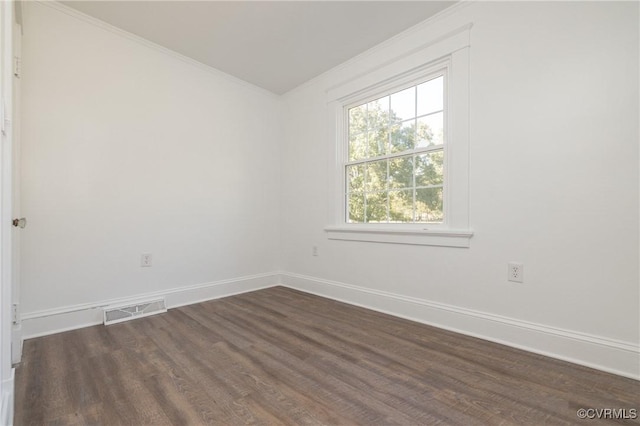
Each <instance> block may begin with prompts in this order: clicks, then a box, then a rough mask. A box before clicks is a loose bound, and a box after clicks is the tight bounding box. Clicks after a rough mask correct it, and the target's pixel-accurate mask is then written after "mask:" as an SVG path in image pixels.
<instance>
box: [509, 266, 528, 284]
mask: <svg viewBox="0 0 640 426" xmlns="http://www.w3.org/2000/svg"><path fill="white" fill-rule="evenodd" d="M507 279H508V280H509V281H513V282H515V283H521V282H523V281H524V265H523V264H522V263H520V262H509V265H508V269H507Z"/></svg>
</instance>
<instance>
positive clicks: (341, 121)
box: [325, 25, 473, 247]
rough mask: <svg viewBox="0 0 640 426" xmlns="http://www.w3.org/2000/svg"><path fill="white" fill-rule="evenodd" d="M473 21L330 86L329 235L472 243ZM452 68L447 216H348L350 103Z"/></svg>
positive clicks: (437, 243)
mask: <svg viewBox="0 0 640 426" xmlns="http://www.w3.org/2000/svg"><path fill="white" fill-rule="evenodd" d="M470 30H471V25H467V26H465V27H462V28H460V29H458V30H455V31H453V32H451V33H449V34H448V35H446V36H444V37H442V38H440V39H438V40H436V41H434V42H432V43H429V44H427V45H425V46H423V47H422V48H420V49H418V50H413V51H411V52H410V53H408V54H406V55H403V56H401V57H399V58H396V59H395V60H393V61H391V62H386V63H384V64H382V65H380V66H378V67H376V68H374V69H371V70H370V71H369V72H367V73H365V74H362V75H360V76H358V77H356V78H354V79H351V80H348V81H347V82H345V83H343V84H341V85H338V86H336V87H333V88H331V89H329V90H328V91H327V104H328V112H329V115H328V121H329V123H328V124H329V129H330V132H329V135H330V143H329V145H330V146H331V147H332V149H333V152H332V157H331V158H333V159H334V160H333V162H332V163H333V164H332V167H331V170H330V173H329V176H330V177H331V180H332V182H331V186H330V188H331V190H332V196H331V197H330V202H331V206H330V209H329V212H330V217H329V223H330V225H329V226H327V227H325V231H326V232H327V236H328V238H329V239H334V240H349V241H367V242H378V243H396V244H414V245H434V246H446V247H469V240H470V238H471V237H472V236H473V231H472V230H471V229H469V37H470ZM443 67H446V68H447V72H448V80H449V85H448V90H447V98H446V100H445V103H446V105H447V116H448V118H447V123H446V124H445V126H446V132H447V135H448V136H447V141H446V143H445V148H444V149H445V192H444V195H443V196H444V201H445V222H444V223H442V224H425V223H410V224H409V223H407V224H360V223H347V222H346V217H345V216H346V214H345V212H346V210H345V209H346V200H345V177H344V164H345V163H346V152H347V149H346V144H347V143H348V142H347V140H346V138H345V126H346V123H345V106H346V105H349V104H350V103H353V102H354V101H355V100H357V99H363V98H366V97H368V96H371V95H373V94H376V93H380V92H384V91H385V90H389V89H392V88H394V87H397V86H401V85H403V84H407V83H408V82H411V81H415V80H416V79H419V78H421V77H423V76H425V75H427V74H429V73H430V72H433V70H435V69H442V68H443Z"/></svg>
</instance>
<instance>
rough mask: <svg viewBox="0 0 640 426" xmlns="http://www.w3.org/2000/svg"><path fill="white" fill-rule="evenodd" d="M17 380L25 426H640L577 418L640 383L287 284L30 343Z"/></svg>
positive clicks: (627, 398) (632, 397)
mask: <svg viewBox="0 0 640 426" xmlns="http://www.w3.org/2000/svg"><path fill="white" fill-rule="evenodd" d="M16 380H17V384H16V413H15V424H16V425H32V424H35V425H41V424H60V425H64V424H83V425H85V424H104V425H117V424H128V425H164V424H174V425H191V424H193V425H197V424H218V425H235V424H269V425H270V424H296V425H297V424H327V425H343V424H364V425H392V424H402V425H435V424H455V425H476V424H517V425H521V424H533V425H541V424H585V425H591V424H600V423H607V422H610V423H614V424H618V423H619V424H640V421H639V420H638V419H635V420H631V419H626V420H606V421H605V420H599V419H593V420H591V419H585V420H581V419H579V418H578V417H577V415H576V412H577V410H578V409H580V408H594V409H596V408H597V409H603V408H613V409H626V410H627V411H626V413H628V414H632V413H633V412H632V411H630V410H631V409H636V410H638V409H640V401H639V398H640V396H639V395H640V382H637V381H634V380H631V379H625V378H622V377H617V376H614V375H610V374H607V373H603V372H599V371H596V370H592V369H589V368H585V367H581V366H577V365H573V364H569V363H566V362H563V361H558V360H555V359H552V358H547V357H544V356H540V355H535V354H531V353H528V352H524V351H521V350H517V349H513V348H510V347H506V346H502V345H498V344H494V343H490V342H486V341H483V340H480V339H475V338H471V337H466V336H462V335H459V334H456V333H452V332H447V331H443V330H440V329H437V328H433V327H429V326H425V325H422V324H418V323H414V322H411V321H406V320H403V319H399V318H395V317H392V316H388V315H384V314H381V313H377V312H373V311H369V310H366V309H362V308H358V307H354V306H350V305H346V304H342V303H338V302H335V301H332V300H328V299H323V298H320V297H316V296H312V295H308V294H305V293H301V292H298V291H295V290H290V289H286V288H283V287H276V288H270V289H267V290H261V291H256V292H253V293H247V294H243V295H238V296H233V297H228V298H225V299H219V300H215V301H210V302H206V303H201V304H198V305H191V306H187V307H182V308H177V309H172V310H170V311H169V312H167V313H166V314H161V315H157V316H153V317H147V318H142V319H137V320H134V321H130V322H125V323H121V324H116V325H111V326H108V327H105V326H102V325H100V326H95V327H90V328H84V329H80V330H76V331H70V332H66V333H61V334H56V335H52V336H47V337H41V338H37V339H32V340H28V341H26V342H25V344H24V356H23V362H22V363H21V365H20V366H19V367H18V368H17V379H16ZM628 417H631V416H628Z"/></svg>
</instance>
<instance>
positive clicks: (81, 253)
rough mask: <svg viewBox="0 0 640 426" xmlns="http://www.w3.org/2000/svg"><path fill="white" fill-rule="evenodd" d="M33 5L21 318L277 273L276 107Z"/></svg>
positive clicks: (28, 33) (28, 31)
mask: <svg viewBox="0 0 640 426" xmlns="http://www.w3.org/2000/svg"><path fill="white" fill-rule="evenodd" d="M24 8H25V10H24V37H23V58H22V64H23V75H22V79H23V81H22V82H23V88H24V91H23V109H22V118H23V127H22V129H23V137H22V139H23V141H22V164H21V165H22V175H23V178H22V196H23V199H22V210H23V214H24V215H25V216H26V217H27V218H28V226H27V228H25V229H24V232H23V235H22V236H23V241H22V245H23V250H22V292H21V311H22V313H23V316H27V317H28V316H29V314H30V313H34V312H41V311H47V312H49V311H51V310H56V309H58V308H62V310H64V307H66V306H70V305H78V304H92V303H99V302H101V301H104V300H110V299H114V298H126V297H130V296H134V295H139V294H145V293H149V292H158V291H162V290H167V289H175V288H181V287H186V286H194V285H199V284H205V283H210V282H218V281H219V280H226V279H234V278H238V277H244V276H252V275H255V274H263V273H269V272H272V271H276V270H277V266H278V235H279V230H278V227H277V223H278V214H279V196H278V194H279V192H278V191H279V186H278V185H279V157H278V152H277V149H276V146H277V145H276V144H277V143H278V141H279V135H280V131H281V129H280V120H279V113H280V112H279V105H280V100H279V99H278V98H277V97H275V96H274V95H271V94H269V93H267V92H266V91H263V90H261V89H258V88H256V87H253V86H250V85H248V84H246V83H242V82H240V81H238V80H234V79H233V78H231V77H229V76H225V75H223V74H221V73H218V72H215V71H213V70H211V69H209V70H207V69H205V68H204V67H198V66H196V65H194V64H193V63H189V61H185V60H181V59H180V58H178V57H177V56H175V55H171V54H168V53H167V52H163V51H161V50H158V49H153V48H149V47H148V46H147V45H145V44H144V43H141V42H140V41H139V40H136V39H135V38H133V37H127V36H124V35H122V34H118V32H117V31H116V32H113V31H110V30H108V29H105V28H102V27H100V26H96V25H95V24H92V23H89V22H87V21H86V20H82V19H78V18H77V17H75V16H72V15H74V14H73V13H70V12H69V13H64V8H61V6H56V5H46V4H39V3H35V2H25V3H24ZM141 253H152V254H153V266H152V267H151V268H141V267H140V254H141Z"/></svg>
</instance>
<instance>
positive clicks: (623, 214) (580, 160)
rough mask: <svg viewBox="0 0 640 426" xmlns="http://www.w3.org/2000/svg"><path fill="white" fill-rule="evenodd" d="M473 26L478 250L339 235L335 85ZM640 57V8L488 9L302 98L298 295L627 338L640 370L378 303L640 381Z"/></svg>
mask: <svg viewBox="0 0 640 426" xmlns="http://www.w3.org/2000/svg"><path fill="white" fill-rule="evenodd" d="M470 22H472V23H473V28H472V30H471V77H470V78H471V89H470V90H471V92H470V98H471V105H470V107H471V117H470V118H471V125H470V130H471V154H470V164H471V169H470V183H471V186H470V193H471V198H470V222H471V227H472V228H473V230H474V231H475V235H474V237H473V238H472V240H471V247H470V248H468V249H460V248H442V247H421V246H407V245H391V244H376V243H360V242H347V241H333V240H327V238H326V235H325V233H324V231H323V228H324V226H326V225H328V224H329V223H328V222H327V217H328V216H329V214H328V211H327V206H328V203H327V199H328V197H329V191H330V190H331V188H329V187H328V186H327V185H328V182H329V181H330V179H329V176H328V175H327V173H328V172H329V170H330V164H331V161H333V160H332V158H329V152H330V146H329V145H330V144H331V143H333V142H332V140H331V138H330V137H329V136H328V135H327V131H326V123H327V116H326V111H325V107H326V94H325V91H326V90H327V89H328V88H330V87H333V86H335V85H337V84H340V83H341V82H343V81H346V80H348V79H350V78H352V77H355V76H358V75H361V74H362V73H363V72H367V71H369V70H371V69H372V68H373V67H375V66H376V65H378V64H382V63H384V62H385V61H387V60H388V59H389V58H390V57H393V56H394V55H395V56H399V55H402V54H403V53H404V52H409V51H411V50H412V49H414V48H416V47H418V46H420V45H422V44H424V43H426V42H428V41H429V40H432V39H436V38H438V37H439V36H442V35H444V34H446V33H447V32H449V31H451V30H453V29H455V28H458V27H460V26H462V25H464V24H467V23H470ZM638 48H639V46H638V4H637V3H611V2H589V3H587V2H571V3H560V2H535V3H522V2H515V3H508V2H479V3H472V4H471V5H467V6H462V7H459V8H458V9H457V10H455V11H454V12H453V13H449V14H448V15H447V16H445V17H442V18H441V19H437V20H434V21H433V22H431V23H429V24H428V25H423V26H420V28H418V29H414V30H412V31H410V32H408V33H407V34H405V35H404V36H402V37H398V38H395V39H392V40H391V41H389V42H387V43H385V44H384V45H382V46H379V47H378V48H375V49H373V50H372V51H370V52H368V53H367V54H364V55H361V56H360V57H358V58H354V59H353V60H352V61H350V62H348V63H347V64H344V65H343V66H341V67H338V68H336V69H334V70H332V71H330V72H328V73H326V74H324V75H323V76H321V77H319V78H316V79H314V80H312V81H311V82H309V83H308V84H305V85H303V86H301V87H300V88H298V89H296V90H294V91H292V92H290V93H289V94H287V95H286V97H285V101H286V106H285V112H284V114H285V116H286V121H285V123H286V126H285V139H284V144H283V146H282V164H283V178H282V179H283V184H282V197H283V198H282V209H283V212H282V232H283V236H282V247H283V258H282V269H283V270H284V271H290V272H292V273H294V274H293V275H296V274H297V275H299V276H292V277H291V278H290V280H289V282H290V283H291V285H293V286H296V287H298V288H303V289H305V288H306V289H310V290H313V291H316V292H318V293H320V294H324V295H328V296H332V297H336V298H342V299H344V300H348V301H350V302H356V303H362V304H365V305H367V304H369V305H370V306H371V305H373V302H371V303H368V302H366V301H365V299H363V298H366V297H369V296H370V295H375V294H378V295H380V294H382V293H380V292H389V293H393V294H394V295H399V296H401V298H405V299H407V298H415V299H414V301H415V300H417V301H418V302H426V303H427V304H429V303H431V305H430V306H433V304H434V303H435V304H436V305H437V304H440V306H445V307H446V308H447V309H449V308H451V309H453V311H456V312H465V310H470V311H468V312H472V315H471V317H473V318H476V319H478V318H480V317H482V315H483V313H486V314H489V315H493V316H494V318H497V319H498V320H500V321H502V320H504V321H505V323H508V324H520V325H523V327H524V328H523V330H524V329H527V330H529V331H531V330H535V328H536V327H538V326H540V327H541V329H542V330H544V332H545V333H547V334H549V336H550V335H551V334H553V333H555V332H556V331H557V332H558V333H559V334H558V335H565V337H566V336H569V337H570V338H574V337H576V338H578V339H580V338H582V337H584V339H585V342H587V341H589V340H593V341H594V342H598V344H603V345H605V346H606V345H608V343H607V342H611V345H612V348H614V349H615V348H622V349H621V350H623V352H624V351H626V352H625V353H624V354H623V355H622V356H628V357H627V361H624V362H625V363H626V364H625V366H622V365H616V364H621V363H620V362H619V360H611V359H610V360H604V361H603V360H598V359H592V360H587V359H581V358H580V357H581V356H582V355H581V354H579V353H575V354H569V352H570V351H569V352H567V353H565V354H563V353H561V352H562V350H564V349H562V348H557V347H551V346H550V345H551V343H545V342H547V341H546V340H544V339H542V340H540V342H538V343H537V342H533V341H531V342H527V341H523V340H522V339H521V340H518V339H520V338H519V337H518V332H514V331H512V330H511V331H509V333H512V334H513V335H507V331H504V332H496V333H497V334H495V335H491V333H492V332H489V330H488V329H486V330H483V329H481V328H480V329H473V328H474V327H475V325H474V323H473V322H472V321H471V322H467V323H460V324H454V323H453V322H451V323H447V321H449V320H448V319H438V318H437V315H436V314H434V315H436V316H434V317H433V318H430V317H429V315H430V314H429V313H427V314H425V316H424V317H420V315H421V314H419V313H413V312H411V311H409V308H407V310H403V309H404V308H401V307H400V308H396V307H394V306H393V303H392V302H393V300H392V298H387V299H386V300H387V301H388V304H387V305H385V302H384V301H382V302H376V303H378V304H377V305H376V306H375V307H376V308H378V309H382V310H387V311H392V312H394V313H396V314H400V315H406V316H409V317H415V318H420V319H422V320H425V321H427V322H434V323H439V321H440V325H443V326H449V327H451V328H456V329H459V330H461V331H466V332H469V333H471V334H475V335H486V336H488V337H491V338H493V339H494V340H500V341H504V342H507V343H510V344H514V345H516V346H522V347H527V348H529V349H533V350H536V351H538V352H544V353H551V354H554V355H560V356H563V357H565V358H572V359H573V358H575V359H576V360H578V361H582V362H583V363H585V364H591V365H597V366H600V367H602V366H604V365H605V364H607V363H608V364H607V366H608V367H607V368H609V369H610V370H612V371H623V372H625V373H626V374H630V375H636V376H637V375H638V374H640V373H639V372H638V356H637V348H638V342H639V340H640V339H639V333H640V330H639V326H640V316H639V312H640V308H639V301H640V294H639V272H638V255H639V254H638V242H639V241H638V231H639V230H638V217H639V211H638V189H639V188H638V137H639V133H638V112H639V111H638V75H639V74H638V72H639V69H638V50H639V49H638ZM313 245H317V246H319V256H318V257H312V256H311V247H312V246H313ZM514 260H515V261H522V262H523V263H524V269H525V273H524V276H525V282H524V283H523V284H515V283H510V282H507V279H506V271H507V262H509V261H514ZM342 284H346V285H347V287H345V286H344V285H342ZM348 286H357V287H358V291H356V292H353V291H351V289H349V287H348ZM350 292H351V293H350ZM372 292H373V293H372ZM374 293H375V294H374ZM372 297H373V296H372ZM376 297H377V296H376ZM383 299H384V297H383ZM372 300H373V299H372ZM407 300H408V299H407ZM396 301H397V300H396ZM453 311H452V312H453ZM498 317H499V318H498ZM473 318H472V319H473ZM451 321H453V320H451ZM476 322H477V321H476ZM465 327H466V328H465ZM505 330H506V329H505ZM529 331H526V330H524V331H521V332H520V334H521V335H523V336H525V335H526V333H527V332H529ZM500 333H502V334H500ZM549 336H547V337H549ZM569 340H570V339H569ZM565 343H566V344H570V342H563V343H561V345H564V344H565ZM554 344H555V343H554ZM545 345H548V347H545ZM634 348H635V349H634ZM574 349H575V350H573V352H580V351H581V350H579V349H576V348H574ZM627 352H628V353H627ZM585 356H587V355H585ZM614 357H615V356H614ZM633 364H635V366H634V365H633Z"/></svg>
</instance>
